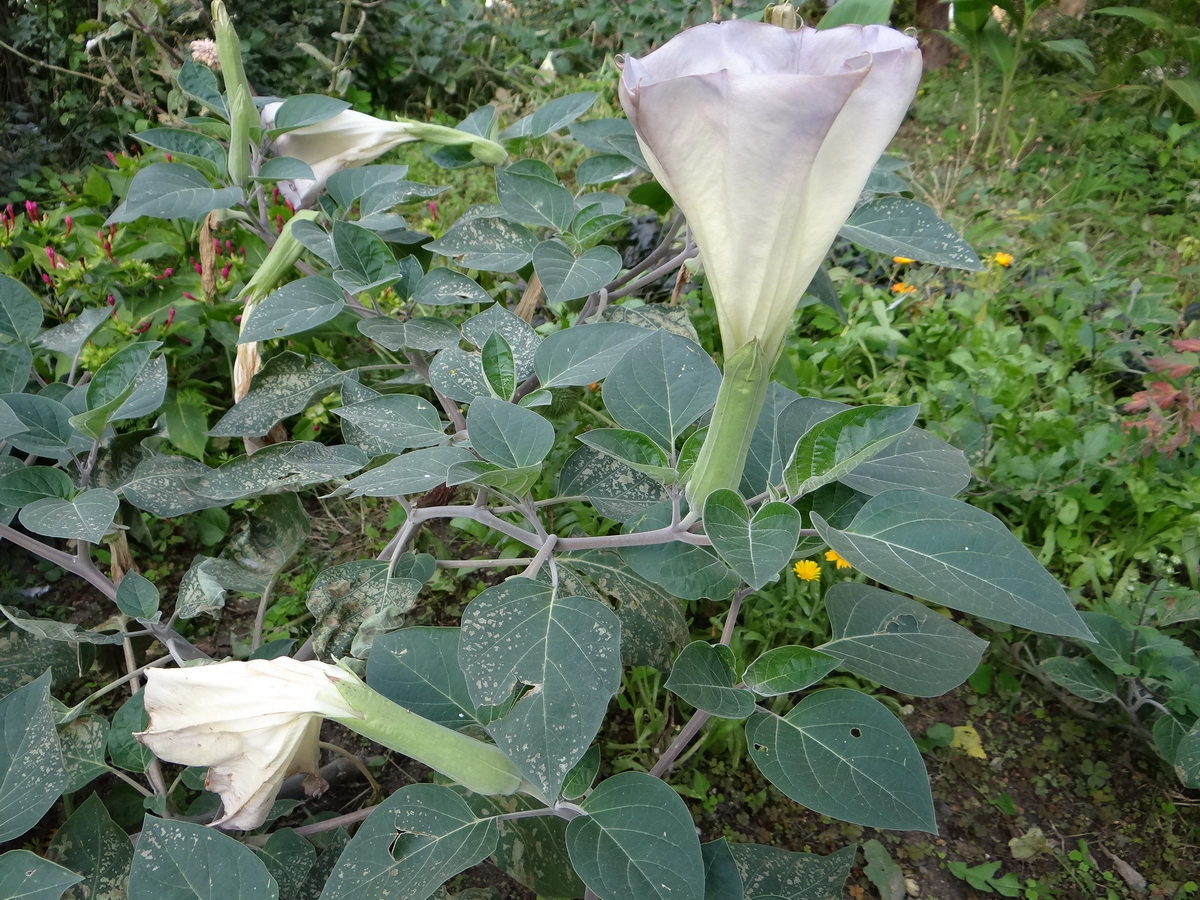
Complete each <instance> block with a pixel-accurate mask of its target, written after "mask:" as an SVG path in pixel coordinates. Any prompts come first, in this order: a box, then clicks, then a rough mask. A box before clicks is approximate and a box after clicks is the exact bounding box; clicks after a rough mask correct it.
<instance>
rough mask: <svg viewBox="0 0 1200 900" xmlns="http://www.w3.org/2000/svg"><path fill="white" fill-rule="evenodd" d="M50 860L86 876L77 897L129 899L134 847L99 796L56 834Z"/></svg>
mask: <svg viewBox="0 0 1200 900" xmlns="http://www.w3.org/2000/svg"><path fill="white" fill-rule="evenodd" d="M46 857H47V858H48V859H50V860H52V861H54V862H56V863H58V864H59V865H61V866H65V867H66V868H68V869H70V870H71V871H72V872H78V873H79V874H80V875H81V876H83V883H82V884H81V885H79V887H78V888H76V889H75V892H74V896H76V897H80V898H83V897H86V898H89V900H120V898H122V897H125V896H126V891H127V889H128V884H129V867H130V865H131V864H132V863H133V844H131V843H130V842H129V835H127V834H126V833H125V831H124V829H122V828H121V827H120V826H119V825H117V823H116V822H114V821H113V820H112V816H110V815H109V814H108V810H107V809H105V807H104V803H103V802H102V801H101V800H100V797H99V796H98V795H97V794H92V795H90V796H89V797H88V798H87V799H86V800H84V801H83V803H81V804H80V805H79V806H78V808H77V809H76V810H75V811H74V812H73V813H72V814H71V816H70V818H68V819H67V821H66V822H65V823H64V824H63V826H62V828H60V829H59V830H58V831H57V832H56V833H55V835H54V838H53V840H51V841H50V846H49V847H47V848H46ZM0 895H3V892H2V891H0ZM6 896H15V895H11V894H9V895H6ZM31 900H32V898H31ZM55 900H57V895H56V897H55Z"/></svg>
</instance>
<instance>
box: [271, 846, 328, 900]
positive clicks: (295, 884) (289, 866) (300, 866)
mask: <svg viewBox="0 0 1200 900" xmlns="http://www.w3.org/2000/svg"><path fill="white" fill-rule="evenodd" d="M258 858H259V859H261V860H262V862H263V865H264V866H266V867H267V871H268V872H270V873H271V877H272V878H274V879H275V881H276V883H278V885H279V896H280V897H281V898H282V900H293V898H295V896H296V895H297V893H299V891H300V889H301V887H302V886H303V885H304V882H305V881H306V880H307V878H308V874H309V872H311V871H312V868H313V866H314V865H316V862H317V851H316V848H315V847H313V845H312V844H310V843H309V842H308V841H306V840H305V839H304V838H302V837H301V836H300V835H298V834H296V832H295V831H293V830H292V829H291V828H281V829H279V830H278V831H275V832H272V834H271V836H270V837H269V838H267V842H266V843H265V844H263V845H262V849H261V850H259V851H258Z"/></svg>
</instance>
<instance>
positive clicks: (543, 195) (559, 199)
mask: <svg viewBox="0 0 1200 900" xmlns="http://www.w3.org/2000/svg"><path fill="white" fill-rule="evenodd" d="M496 195H497V197H498V199H499V200H500V205H501V207H503V208H504V212H505V213H506V214H507V215H508V216H509V217H510V218H511V219H513V220H514V221H516V222H520V223H521V224H522V225H532V226H533V227H535V228H542V227H549V228H553V229H554V230H556V231H566V230H567V229H569V228H570V227H571V218H572V217H573V216H574V215H575V198H574V197H572V196H571V192H570V191H568V190H567V189H566V188H565V187H563V186H562V185H561V184H559V183H558V178H557V177H555V175H554V170H553V169H551V168H550V167H549V166H548V165H546V164H545V163H544V162H542V161H540V160H536V159H521V160H518V161H517V162H515V163H513V164H512V165H511V166H508V167H507V168H504V169H496ZM472 268H474V267H472Z"/></svg>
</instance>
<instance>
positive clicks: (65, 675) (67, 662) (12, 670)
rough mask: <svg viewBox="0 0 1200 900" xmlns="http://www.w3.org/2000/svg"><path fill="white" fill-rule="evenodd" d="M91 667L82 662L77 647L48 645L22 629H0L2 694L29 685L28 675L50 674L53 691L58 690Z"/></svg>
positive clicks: (88, 662)
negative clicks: (34, 673) (36, 673)
mask: <svg viewBox="0 0 1200 900" xmlns="http://www.w3.org/2000/svg"><path fill="white" fill-rule="evenodd" d="M90 665H91V662H90V661H87V662H85V661H83V660H82V659H81V658H80V653H79V646H78V645H77V644H64V643H60V642H59V641H47V640H44V639H42V638H39V637H36V636H35V635H32V634H30V633H29V632H28V631H24V630H23V629H20V628H15V627H8V628H4V629H0V693H8V692H9V691H12V690H15V689H16V688H17V686H18V685H22V684H25V683H26V682H28V681H29V673H31V672H44V671H46V670H47V669H49V670H50V673H51V679H52V680H51V685H50V688H51V690H55V691H57V690H59V689H61V688H62V687H63V686H64V685H66V684H67V683H68V682H70V681H72V680H74V679H76V678H78V677H79V676H80V675H82V674H83V673H84V671H86V669H87V667H88V666H90Z"/></svg>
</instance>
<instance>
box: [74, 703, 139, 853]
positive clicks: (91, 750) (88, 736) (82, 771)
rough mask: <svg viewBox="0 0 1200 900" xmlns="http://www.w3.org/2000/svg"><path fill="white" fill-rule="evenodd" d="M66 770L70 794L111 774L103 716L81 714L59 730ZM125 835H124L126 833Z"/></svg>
mask: <svg viewBox="0 0 1200 900" xmlns="http://www.w3.org/2000/svg"><path fill="white" fill-rule="evenodd" d="M58 741H59V745H60V746H61V748H62V755H63V767H64V768H66V770H67V786H66V788H64V792H66V793H74V792H75V791H80V790H83V789H84V788H85V787H87V785H88V784H90V783H91V782H92V781H93V780H94V779H96V778H99V777H100V776H101V775H103V774H105V773H106V772H108V771H109V768H108V763H107V762H106V761H105V755H104V754H105V750H106V748H107V747H108V721H107V720H106V719H104V718H103V717H102V716H94V715H81V716H76V717H75V718H74V719H71V720H70V721H69V722H67V723H65V724H63V725H60V726H59V727H58ZM122 836H124V833H122Z"/></svg>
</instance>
